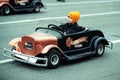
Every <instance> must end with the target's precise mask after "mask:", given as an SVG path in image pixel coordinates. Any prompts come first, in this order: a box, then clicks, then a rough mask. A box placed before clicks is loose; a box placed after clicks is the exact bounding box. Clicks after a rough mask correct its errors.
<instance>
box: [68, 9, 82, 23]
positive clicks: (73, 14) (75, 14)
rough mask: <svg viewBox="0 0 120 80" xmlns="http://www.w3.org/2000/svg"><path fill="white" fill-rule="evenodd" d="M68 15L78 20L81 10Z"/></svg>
mask: <svg viewBox="0 0 120 80" xmlns="http://www.w3.org/2000/svg"><path fill="white" fill-rule="evenodd" d="M68 17H70V18H71V19H72V20H73V22H77V21H78V20H79V18H80V12H78V11H73V12H70V13H69V14H68Z"/></svg>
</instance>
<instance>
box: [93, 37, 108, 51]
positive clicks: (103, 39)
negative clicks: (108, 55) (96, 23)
mask: <svg viewBox="0 0 120 80" xmlns="http://www.w3.org/2000/svg"><path fill="white" fill-rule="evenodd" d="M99 43H103V44H104V45H105V46H106V45H109V43H108V41H107V40H106V39H105V38H104V37H99V38H97V39H96V40H95V43H94V50H96V47H97V45H98V44H99Z"/></svg>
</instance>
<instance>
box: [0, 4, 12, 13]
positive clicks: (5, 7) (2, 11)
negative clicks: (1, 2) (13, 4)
mask: <svg viewBox="0 0 120 80" xmlns="http://www.w3.org/2000/svg"><path fill="white" fill-rule="evenodd" d="M10 11H11V10H10V7H9V6H7V5H5V6H3V7H2V8H1V14H2V15H8V14H10Z"/></svg>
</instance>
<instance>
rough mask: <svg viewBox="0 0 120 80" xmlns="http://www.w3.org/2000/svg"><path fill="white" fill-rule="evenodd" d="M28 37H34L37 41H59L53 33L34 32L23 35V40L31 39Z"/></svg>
mask: <svg viewBox="0 0 120 80" xmlns="http://www.w3.org/2000/svg"><path fill="white" fill-rule="evenodd" d="M28 38H31V39H33V40H34V41H35V42H36V43H39V42H40V43H41V42H42V41H43V42H44V41H57V38H56V37H55V36H53V35H50V34H47V33H40V32H34V33H32V34H29V35H26V36H23V37H22V40H26V39H27V40H29V39H28Z"/></svg>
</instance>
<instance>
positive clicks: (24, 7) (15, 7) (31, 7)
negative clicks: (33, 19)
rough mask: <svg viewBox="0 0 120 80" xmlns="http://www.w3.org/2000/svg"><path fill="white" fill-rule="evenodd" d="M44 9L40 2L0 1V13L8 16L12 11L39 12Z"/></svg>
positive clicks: (22, 0) (35, 0)
mask: <svg viewBox="0 0 120 80" xmlns="http://www.w3.org/2000/svg"><path fill="white" fill-rule="evenodd" d="M42 7H44V5H43V3H42V2H41V0H0V13H1V14H3V15H8V14H9V13H10V12H12V11H15V12H16V11H34V12H39V11H40V9H41V8H42Z"/></svg>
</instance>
